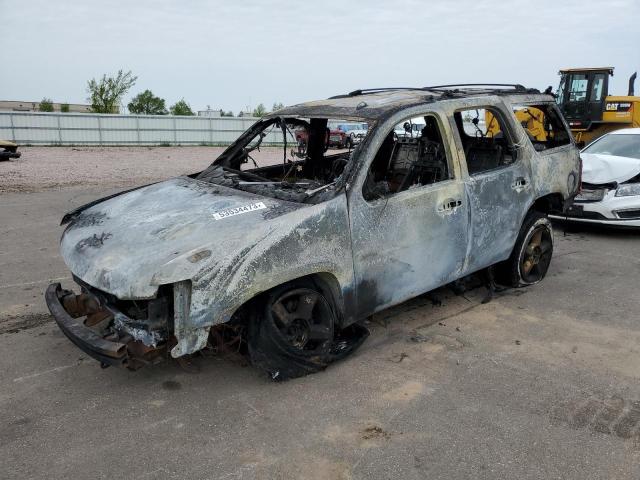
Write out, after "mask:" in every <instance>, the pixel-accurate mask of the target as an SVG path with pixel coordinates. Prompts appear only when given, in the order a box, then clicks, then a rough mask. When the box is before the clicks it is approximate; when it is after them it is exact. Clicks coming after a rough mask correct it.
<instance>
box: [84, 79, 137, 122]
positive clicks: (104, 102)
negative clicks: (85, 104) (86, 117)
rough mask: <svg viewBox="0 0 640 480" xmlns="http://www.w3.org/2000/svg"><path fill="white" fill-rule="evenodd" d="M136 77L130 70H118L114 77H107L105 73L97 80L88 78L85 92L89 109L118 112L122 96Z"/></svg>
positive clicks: (99, 111)
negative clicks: (89, 105)
mask: <svg viewBox="0 0 640 480" xmlns="http://www.w3.org/2000/svg"><path fill="white" fill-rule="evenodd" d="M137 79H138V77H136V76H134V75H133V74H132V73H131V71H128V72H123V71H122V70H118V73H117V74H116V76H115V77H107V75H106V74H105V75H102V78H101V79H99V80H96V79H95V78H92V79H91V80H89V81H88V82H87V92H88V93H89V102H91V110H92V111H93V112H95V113H118V111H119V105H120V101H121V100H122V97H123V96H124V95H125V94H126V93H127V92H128V91H129V89H130V88H131V87H133V86H134V85H135V83H136V80H137Z"/></svg>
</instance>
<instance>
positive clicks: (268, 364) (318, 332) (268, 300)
mask: <svg viewBox="0 0 640 480" xmlns="http://www.w3.org/2000/svg"><path fill="white" fill-rule="evenodd" d="M334 326H335V316H334V314H333V310H332V308H331V305H330V303H329V301H328V300H327V299H326V298H325V297H324V296H323V295H322V293H320V292H319V291H318V289H317V288H316V287H315V285H314V284H313V283H312V282H308V281H295V282H290V283H287V284H284V285H281V286H280V287H276V288H274V289H273V290H271V291H270V292H268V293H267V294H265V296H264V298H263V301H262V303H261V305H259V306H258V311H257V312H256V315H253V316H252V319H251V321H250V323H249V332H248V333H249V334H248V339H247V340H248V346H249V357H250V358H251V363H252V364H253V365H254V366H256V367H258V368H260V369H261V370H264V371H266V372H267V373H268V374H269V375H270V376H271V378H272V379H273V380H276V381H280V380H287V379H290V378H296V377H300V376H303V375H307V374H309V373H315V372H318V371H320V370H323V369H325V368H326V367H327V365H328V364H329V362H330V358H331V357H330V353H331V348H332V344H333V338H334Z"/></svg>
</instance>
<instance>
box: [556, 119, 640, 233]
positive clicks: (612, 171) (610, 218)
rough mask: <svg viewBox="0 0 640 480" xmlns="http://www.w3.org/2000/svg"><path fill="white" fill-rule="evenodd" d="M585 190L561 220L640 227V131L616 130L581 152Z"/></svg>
mask: <svg viewBox="0 0 640 480" xmlns="http://www.w3.org/2000/svg"><path fill="white" fill-rule="evenodd" d="M580 157H581V158H582V165H583V166H582V189H581V191H580V193H579V194H578V195H577V196H576V198H575V203H574V204H573V205H572V206H571V207H570V208H569V209H568V210H567V212H565V215H564V216H562V217H557V216H554V218H558V219H562V220H569V221H574V222H583V223H596V224H602V225H610V226H616V227H640V128H626V129H622V130H615V131H613V132H610V133H607V134H606V135H603V136H602V137H600V138H598V139H597V140H595V141H594V142H592V143H591V144H589V145H588V146H586V147H585V148H584V149H583V150H582V152H580Z"/></svg>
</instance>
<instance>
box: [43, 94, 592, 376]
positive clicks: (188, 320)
mask: <svg viewBox="0 0 640 480" xmlns="http://www.w3.org/2000/svg"><path fill="white" fill-rule="evenodd" d="M522 106H529V107H531V108H535V109H537V110H538V111H540V112H543V113H544V116H545V122H544V125H545V132H544V134H541V135H539V136H538V137H536V140H535V143H536V145H535V148H534V146H533V140H532V139H531V136H530V135H529V134H528V133H527V131H526V129H525V126H524V125H523V124H521V123H520V122H519V121H518V120H517V119H516V117H515V115H514V113H513V112H514V109H516V108H522ZM329 120H331V121H336V120H338V121H344V122H360V123H366V124H367V125H368V127H369V128H368V134H367V135H366V137H365V138H364V139H363V140H362V141H361V142H360V143H359V144H358V146H357V147H356V148H355V149H354V150H351V151H343V152H339V153H332V151H331V150H328V149H327V148H326V129H327V124H328V121H329ZM407 121H411V123H412V124H423V125H424V127H423V128H422V129H421V131H420V136H416V137H401V138H399V137H398V136H397V135H394V130H395V129H396V128H398V126H402V125H404V123H406V122H407ZM301 129H302V130H305V132H306V136H307V138H308V145H307V148H306V149H305V151H304V153H300V152H298V151H296V149H295V148H291V147H295V145H296V140H295V132H296V131H300V130H301ZM269 145H271V147H269ZM274 145H275V146H276V147H274ZM579 162H580V161H579V155H578V150H577V149H576V148H575V146H574V143H573V140H572V137H571V135H570V133H569V131H568V129H567V126H566V124H565V122H564V120H563V118H562V116H561V115H560V114H559V112H558V110H557V107H556V106H555V103H554V100H553V98H552V97H551V96H549V95H543V94H540V93H539V92H538V91H537V90H531V89H525V88H524V87H521V86H519V85H515V86H513V87H505V86H500V87H490V86H487V87H484V88H469V87H464V86H441V87H431V88H408V89H378V90H358V91H355V92H352V93H350V94H346V95H340V96H336V97H333V98H330V99H328V100H321V101H315V102H310V103H303V104H299V105H295V106H291V107H287V108H285V109H283V110H279V111H278V112H277V115H275V114H274V115H271V116H266V117H265V118H263V119H261V120H260V121H259V122H257V123H255V124H254V125H252V126H251V127H250V128H249V129H248V130H247V131H246V132H245V133H244V134H242V135H241V136H240V137H239V138H238V139H237V141H235V142H234V143H233V144H232V145H231V146H230V147H228V148H227V149H226V150H225V151H224V152H223V153H222V154H221V155H220V156H219V157H218V158H217V159H216V160H215V161H214V162H213V163H212V164H211V166H209V167H208V168H207V169H206V170H204V171H202V172H198V173H194V174H193V175H188V176H182V177H178V178H173V179H170V180H167V181H163V182H160V183H155V184H152V185H147V186H144V187H140V188H137V189H134V190H130V191H126V192H122V193H119V194H116V195H112V196H110V197H107V198H103V199H100V200H96V201H94V202H92V203H90V204H88V205H85V206H83V207H80V208H78V209H76V210H74V211H72V212H70V213H68V214H67V215H66V216H65V217H64V218H63V220H62V223H63V224H66V225H67V226H66V229H65V231H64V234H63V235H62V240H61V253H62V256H63V259H64V261H65V262H66V264H67V266H68V267H69V269H70V270H71V272H72V274H73V277H74V280H75V282H76V283H77V284H78V285H79V286H80V288H81V293H80V294H79V295H76V294H74V293H72V292H71V291H69V290H64V289H62V288H61V286H60V284H52V285H50V286H49V288H48V289H47V292H46V301H47V304H48V306H49V309H50V311H51V313H52V314H53V316H54V317H55V319H56V321H57V323H58V325H59V326H60V328H61V329H62V331H63V332H64V333H65V334H66V335H67V336H68V337H69V339H70V340H71V341H72V342H73V343H75V344H76V345H77V346H78V347H80V348H81V349H83V350H84V351H85V352H87V353H88V354H89V355H91V356H92V357H94V358H96V359H97V360H99V361H100V362H101V363H102V364H103V365H104V366H108V365H119V366H126V367H128V368H132V369H134V368H138V367H140V366H142V365H145V364H148V363H154V362H156V361H160V360H161V359H162V358H163V357H167V356H169V355H170V356H171V357H174V358H179V357H183V356H187V355H190V354H193V353H194V352H197V351H199V350H201V349H205V348H211V346H214V347H215V346H216V345H218V344H223V345H224V344H225V342H226V344H228V343H234V342H235V343H234V345H236V346H237V347H238V348H240V349H242V348H244V349H245V351H246V352H247V355H248V356H249V358H250V360H251V362H252V363H253V364H254V365H256V366H257V367H259V368H261V369H263V370H265V371H267V372H269V374H270V375H271V376H272V377H273V378H275V379H283V378H290V377H295V376H299V375H303V374H306V373H309V372H314V371H317V370H319V369H321V368H324V367H325V366H326V365H327V364H329V363H330V362H331V361H332V360H335V359H336V358H340V357H341V356H344V355H345V354H346V353H348V352H350V351H351V350H353V349H354V348H355V347H356V346H358V345H359V344H360V343H361V342H362V341H363V339H364V338H365V337H366V333H367V332H366V329H365V328H364V327H362V326H360V324H359V323H358V322H359V321H360V320H363V319H365V318H366V317H368V316H370V315H372V314H373V313H375V312H378V311H380V310H382V309H385V308H388V307H390V306H392V305H395V304H398V303H400V302H403V301H405V300H407V299H409V298H412V297H414V296H417V295H420V294H422V293H424V292H427V291H429V290H432V289H435V288H437V287H440V286H442V285H445V284H447V283H449V282H453V281H455V280H456V279H460V278H461V277H464V276H467V275H470V274H472V273H474V272H479V271H483V270H485V269H489V271H490V272H492V278H495V279H496V280H497V281H498V283H501V284H503V285H511V286H524V285H530V284H534V283H536V282H538V281H540V280H541V279H542V278H543V277H544V276H545V273H546V272H547V269H548V267H549V263H550V261H551V255H552V250H553V235H552V230H551V225H550V223H549V221H548V220H547V214H548V213H551V212H562V211H563V209H565V207H566V206H567V204H568V203H570V201H571V199H572V197H573V196H574V195H575V194H576V192H577V190H578V184H579V175H580V173H579V172H580V163H579Z"/></svg>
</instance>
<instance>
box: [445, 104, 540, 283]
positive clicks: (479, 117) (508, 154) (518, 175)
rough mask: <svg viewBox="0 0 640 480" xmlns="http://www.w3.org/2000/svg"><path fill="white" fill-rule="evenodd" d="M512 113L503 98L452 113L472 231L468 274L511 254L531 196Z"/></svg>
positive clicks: (530, 187)
mask: <svg viewBox="0 0 640 480" xmlns="http://www.w3.org/2000/svg"><path fill="white" fill-rule="evenodd" d="M484 100H485V101H486V100H488V99H484ZM472 102H473V100H472ZM510 116H512V115H511V114H510V113H509V114H507V112H505V109H504V106H503V104H502V103H501V102H497V101H492V102H489V103H477V106H474V107H472V108H465V109H461V110H456V111H454V112H452V115H451V117H450V120H451V122H452V124H453V126H454V128H453V130H454V136H455V138H456V142H457V144H458V155H459V157H460V158H461V164H463V165H464V166H466V170H467V171H466V173H467V176H466V180H465V201H466V202H467V203H468V205H469V213H470V229H469V247H468V252H467V256H466V263H465V272H466V273H471V272H475V271H478V270H480V269H482V268H485V267H488V266H490V265H492V264H494V263H496V262H499V261H501V260H505V259H506V258H508V257H509V255H510V254H511V250H512V249H513V245H514V244H515V241H516V238H517V235H518V232H519V230H520V225H521V223H522V220H523V218H524V215H525V213H526V211H527V209H528V208H529V206H530V205H531V203H532V200H533V189H532V186H531V178H530V172H529V167H528V165H529V162H528V159H525V158H524V155H528V152H527V150H526V149H520V148H517V147H516V142H515V141H514V138H517V137H516V132H515V131H514V129H513V126H512V125H511V124H510V123H509V120H508V119H510ZM525 152H527V153H525Z"/></svg>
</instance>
